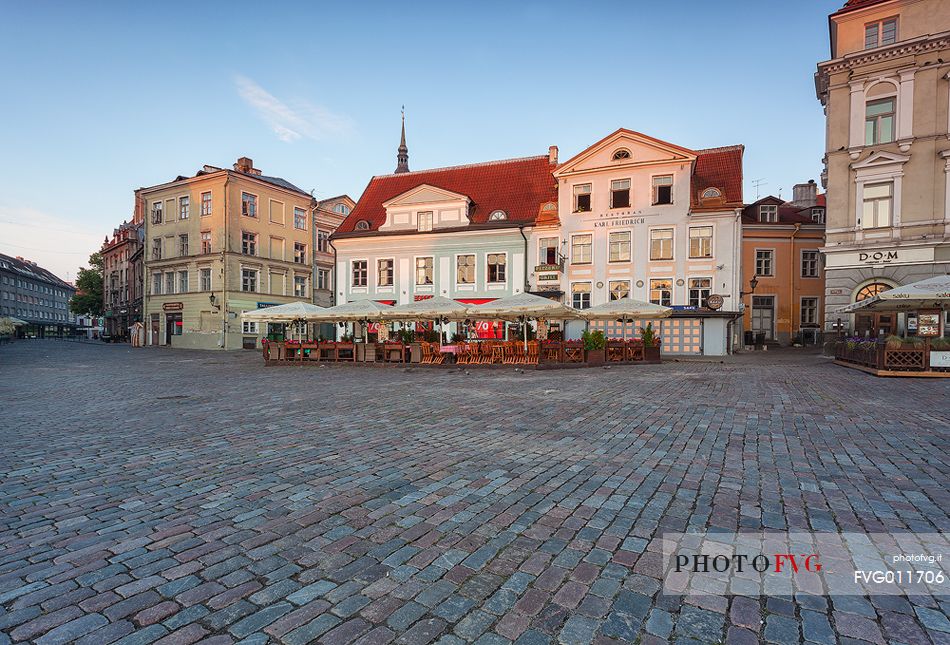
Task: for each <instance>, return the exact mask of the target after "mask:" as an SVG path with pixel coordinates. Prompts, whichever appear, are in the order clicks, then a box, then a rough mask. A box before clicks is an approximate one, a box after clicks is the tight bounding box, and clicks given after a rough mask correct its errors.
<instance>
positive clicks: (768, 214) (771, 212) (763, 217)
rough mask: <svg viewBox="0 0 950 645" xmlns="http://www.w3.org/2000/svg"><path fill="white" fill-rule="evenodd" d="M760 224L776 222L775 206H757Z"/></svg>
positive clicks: (776, 210) (776, 211)
mask: <svg viewBox="0 0 950 645" xmlns="http://www.w3.org/2000/svg"><path fill="white" fill-rule="evenodd" d="M759 221H760V222H770V223H773V224H774V223H775V222H778V206H776V205H775V204H762V205H761V206H759Z"/></svg>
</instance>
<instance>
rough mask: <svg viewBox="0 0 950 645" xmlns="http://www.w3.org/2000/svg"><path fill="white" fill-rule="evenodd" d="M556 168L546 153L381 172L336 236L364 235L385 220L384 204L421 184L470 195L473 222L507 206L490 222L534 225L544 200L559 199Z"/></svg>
mask: <svg viewBox="0 0 950 645" xmlns="http://www.w3.org/2000/svg"><path fill="white" fill-rule="evenodd" d="M553 169H554V167H553V166H552V165H551V164H550V163H549V162H548V156H547V155H543V156H539V157H525V158H521V159H504V160H501V161H489V162H485V163H478V164H470V165H466V166H452V167H448V168H435V169H432V170H417V171H414V172H403V173H399V174H392V175H379V176H376V177H373V178H372V179H370V181H369V184H368V185H367V186H366V190H364V191H363V195H362V196H361V197H360V199H359V201H358V202H357V203H356V206H355V207H354V208H353V210H352V211H350V214H349V215H348V216H347V218H346V219H345V220H343V223H342V224H340V226H339V228H337V230H336V233H335V234H334V235H336V236H339V235H340V234H341V233H352V232H354V231H355V232H357V233H358V234H362V235H372V234H374V233H376V232H377V231H378V230H379V227H380V226H381V225H382V224H384V223H385V221H386V208H385V206H383V204H384V203H386V202H388V201H390V200H392V199H393V198H395V197H398V196H399V195H402V194H404V193H406V192H408V191H410V190H412V189H413V188H416V187H418V186H421V185H423V184H428V185H430V186H434V187H436V188H440V189H442V190H446V191H449V192H452V193H458V194H460V195H465V196H466V197H468V198H469V200H471V210H470V212H469V213H468V217H469V220H470V221H471V223H472V224H488V223H489V220H488V216H489V214H490V213H491V212H492V211H495V210H503V211H505V212H506V213H507V214H508V218H507V219H506V220H504V221H499V222H491V224H492V225H497V226H498V227H500V228H501V227H511V226H524V225H530V224H533V223H534V220H535V218H536V217H537V215H538V211H539V210H540V208H541V205H542V204H543V203H545V202H556V201H557V184H556V183H555V181H554V177H553V176H552V175H551V171H552V170H553ZM361 220H365V221H366V222H368V223H369V229H368V230H357V228H356V224H357V222H360V221H361ZM400 232H403V231H400ZM406 232H412V231H406Z"/></svg>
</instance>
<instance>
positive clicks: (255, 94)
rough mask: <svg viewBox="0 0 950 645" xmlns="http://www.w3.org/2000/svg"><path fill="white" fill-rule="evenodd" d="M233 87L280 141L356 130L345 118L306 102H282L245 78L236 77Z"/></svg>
mask: <svg viewBox="0 0 950 645" xmlns="http://www.w3.org/2000/svg"><path fill="white" fill-rule="evenodd" d="M234 84H235V86H236V87H237V92H238V94H239V95H240V97H241V98H242V99H243V100H244V102H245V103H247V104H248V105H249V106H250V107H251V108H252V109H253V110H254V111H255V112H256V113H257V116H258V117H260V119H261V120H263V121H264V123H266V124H267V125H268V127H270V128H271V130H273V131H274V134H276V135H277V138H278V139H280V140H281V141H288V142H290V141H297V140H298V139H303V138H306V139H313V140H315V141H318V140H320V139H323V138H325V137H328V136H338V135H343V134H347V133H348V132H349V131H350V130H351V129H352V127H353V122H352V121H351V120H350V118H349V117H347V116H346V115H343V114H336V113H334V112H333V111H331V110H329V109H328V108H326V107H324V106H322V105H315V104H313V103H311V102H309V101H306V100H294V101H292V102H286V101H282V100H280V99H279V98H277V97H276V96H274V95H273V94H271V93H270V92H268V91H267V90H265V89H264V88H263V87H261V86H260V85H258V84H257V83H255V82H254V81H252V80H251V79H249V78H247V77H246V76H241V75H237V76H235V77H234Z"/></svg>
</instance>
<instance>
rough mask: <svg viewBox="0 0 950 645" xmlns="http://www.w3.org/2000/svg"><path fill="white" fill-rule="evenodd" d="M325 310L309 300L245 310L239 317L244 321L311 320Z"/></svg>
mask: <svg viewBox="0 0 950 645" xmlns="http://www.w3.org/2000/svg"><path fill="white" fill-rule="evenodd" d="M326 311H327V310H326V309H324V308H323V307H318V306H317V305H314V304H310V303H309V302H302V301H301V302H290V303H287V304H285V305H277V306H275V307H264V308H262V309H252V310H250V311H245V312H244V313H242V314H241V319H242V320H243V321H245V322H290V321H294V320H305V321H307V322H313V321H314V320H315V319H316V318H317V317H319V316H320V315H322V314H323V313H324V312H326Z"/></svg>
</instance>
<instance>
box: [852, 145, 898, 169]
mask: <svg viewBox="0 0 950 645" xmlns="http://www.w3.org/2000/svg"><path fill="white" fill-rule="evenodd" d="M908 161H910V156H908V155H899V154H897V153H896V152H886V151H884V150H880V151H878V152H875V153H874V154H872V155H871V156H870V157H868V158H867V159H865V160H864V161H861V162H859V163H853V164H851V168H852V169H854V170H864V169H867V168H879V167H881V166H890V165H893V164H903V163H907V162H908Z"/></svg>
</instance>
